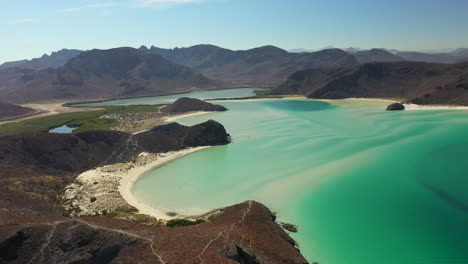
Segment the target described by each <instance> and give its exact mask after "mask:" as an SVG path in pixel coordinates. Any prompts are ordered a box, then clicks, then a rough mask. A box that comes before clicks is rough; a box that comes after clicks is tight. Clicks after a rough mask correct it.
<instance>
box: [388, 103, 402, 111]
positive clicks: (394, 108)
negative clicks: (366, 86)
mask: <svg viewBox="0 0 468 264" xmlns="http://www.w3.org/2000/svg"><path fill="white" fill-rule="evenodd" d="M401 110H405V106H404V105H403V104H400V103H394V104H391V105H389V106H388V107H387V111H401Z"/></svg>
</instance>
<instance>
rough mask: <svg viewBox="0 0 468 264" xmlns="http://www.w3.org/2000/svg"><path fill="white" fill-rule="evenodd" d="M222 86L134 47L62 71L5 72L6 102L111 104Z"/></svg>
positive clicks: (85, 58)
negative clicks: (123, 99) (109, 101)
mask: <svg viewBox="0 0 468 264" xmlns="http://www.w3.org/2000/svg"><path fill="white" fill-rule="evenodd" d="M218 85H219V83H218V82H216V81H213V80H210V79H208V78H206V77H204V76H203V75H201V74H199V73H196V72H194V71H192V70H191V69H189V68H188V67H185V66H181V65H177V64H174V63H172V62H170V61H168V60H166V59H164V58H162V57H161V56H159V55H149V54H144V53H142V52H141V51H139V50H137V49H133V48H117V49H110V50H91V51H87V52H82V53H81V54H80V55H78V56H76V57H74V58H72V59H70V60H69V61H68V62H67V63H66V64H65V65H63V66H62V67H59V68H57V69H52V68H48V69H45V70H39V71H34V70H28V69H20V68H9V69H6V70H2V71H0V92H1V94H2V98H3V100H4V101H9V102H15V103H24V102H31V101H48V100H49V101H50V100H80V99H100V98H102V99H105V98H117V97H128V96H144V95H157V94H167V93H176V92H182V91H188V90H196V89H200V88H203V89H213V88H216V87H217V86H218Z"/></svg>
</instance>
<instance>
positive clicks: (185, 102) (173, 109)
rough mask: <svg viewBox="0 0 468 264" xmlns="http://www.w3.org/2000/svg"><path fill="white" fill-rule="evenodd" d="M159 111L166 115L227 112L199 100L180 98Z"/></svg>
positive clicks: (222, 107)
mask: <svg viewBox="0 0 468 264" xmlns="http://www.w3.org/2000/svg"><path fill="white" fill-rule="evenodd" d="M161 111H162V112H166V113H184V112H192V111H208V112H219V111H227V109H226V108H225V107H224V106H222V105H215V104H212V103H208V102H205V101H203V100H200V99H195V98H187V97H181V98H179V99H177V100H176V101H175V102H174V103H172V104H170V105H167V106H165V107H163V108H162V109H161Z"/></svg>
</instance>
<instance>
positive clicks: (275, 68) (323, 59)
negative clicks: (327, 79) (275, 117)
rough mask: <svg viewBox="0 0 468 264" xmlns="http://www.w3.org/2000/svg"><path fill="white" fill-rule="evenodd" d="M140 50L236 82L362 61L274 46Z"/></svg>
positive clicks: (337, 51)
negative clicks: (289, 50) (290, 50)
mask: <svg viewBox="0 0 468 264" xmlns="http://www.w3.org/2000/svg"><path fill="white" fill-rule="evenodd" d="M140 50H141V51H143V52H145V53H148V54H159V55H161V56H163V57H164V58H166V59H168V60H170V61H172V62H174V63H177V64H181V65H185V66H187V67H190V68H191V69H193V70H195V71H198V72H200V73H202V74H203V75H205V76H207V77H208V78H212V79H216V80H223V81H229V82H230V83H232V84H250V85H252V84H272V83H277V82H280V81H283V80H284V79H286V78H287V76H289V75H290V74H291V73H293V72H295V71H297V70H302V69H308V68H319V67H333V66H343V65H352V64H357V63H358V62H357V61H356V59H355V58H354V57H353V56H352V55H350V54H349V53H347V52H344V51H342V50H340V49H328V50H322V51H318V52H311V53H290V52H287V51H285V50H283V49H280V48H277V47H274V46H264V47H259V48H254V49H250V50H237V51H235V50H229V49H224V48H220V47H217V46H213V45H197V46H193V47H189V48H175V49H161V48H157V47H151V48H149V49H148V48H147V47H144V46H143V47H141V48H140Z"/></svg>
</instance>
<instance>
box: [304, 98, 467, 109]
mask: <svg viewBox="0 0 468 264" xmlns="http://www.w3.org/2000/svg"><path fill="white" fill-rule="evenodd" d="M312 100H320V101H324V102H334V101H339V100H345V101H367V102H385V103H389V104H392V103H399V102H401V101H402V100H397V99H385V98H360V97H353V98H346V99H312ZM403 105H404V106H405V110H409V111H413V110H468V106H463V105H444V104H441V105H435V104H434V105H418V104H411V103H404V104H403Z"/></svg>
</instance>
